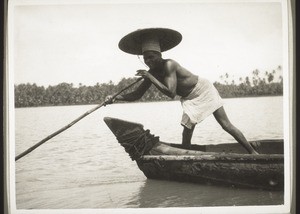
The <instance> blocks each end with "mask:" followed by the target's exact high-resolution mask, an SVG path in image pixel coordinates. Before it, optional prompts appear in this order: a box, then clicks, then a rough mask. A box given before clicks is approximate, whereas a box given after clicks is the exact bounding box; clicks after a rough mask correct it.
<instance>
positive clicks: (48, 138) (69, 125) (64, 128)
mask: <svg viewBox="0 0 300 214" xmlns="http://www.w3.org/2000/svg"><path fill="white" fill-rule="evenodd" d="M142 79H143V78H142V77H140V78H138V79H137V80H136V81H134V82H133V83H131V84H129V85H128V86H126V87H125V88H123V89H122V90H120V91H119V92H117V93H115V94H114V95H113V96H112V97H111V98H110V99H109V100H108V101H107V102H105V101H104V102H102V103H101V104H99V105H98V106H96V107H94V108H92V109H91V110H89V111H87V112H85V113H84V114H82V115H81V116H80V117H78V118H76V119H75V120H73V121H72V122H71V123H69V124H68V125H66V126H64V127H62V128H61V129H59V130H57V131H56V132H54V133H53V134H51V135H49V136H48V137H46V138H44V139H43V140H41V141H40V142H38V143H36V144H35V145H33V146H31V147H30V148H28V149H27V150H25V151H24V152H22V153H21V154H19V155H17V156H16V157H15V161H17V160H19V159H20V158H22V157H24V156H25V155H27V154H29V153H30V152H32V151H33V150H35V149H36V148H37V147H39V146H40V145H42V144H43V143H45V142H46V141H48V140H50V139H51V138H53V137H55V136H56V135H58V134H59V133H61V132H63V131H65V130H66V129H68V128H70V127H71V126H73V125H74V124H75V123H77V122H78V121H79V120H81V119H82V118H84V117H86V116H87V115H89V114H91V113H92V112H94V111H96V110H97V109H98V108H100V107H102V106H105V105H106V104H107V103H109V102H110V101H112V100H113V99H115V98H116V96H118V95H119V94H121V93H122V92H123V91H125V90H127V89H128V88H130V87H131V86H133V85H134V84H136V83H138V82H139V81H140V80H142Z"/></svg>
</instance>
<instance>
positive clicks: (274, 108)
mask: <svg viewBox="0 0 300 214" xmlns="http://www.w3.org/2000/svg"><path fill="white" fill-rule="evenodd" d="M93 107H94V105H85V106H61V107H37V108H18V109H16V110H15V142H16V146H15V150H16V154H19V153H21V152H22V151H24V150H26V149H27V148H29V147H30V146H32V145H34V144H35V143H37V142H38V141H40V140H41V139H43V138H45V137H46V136H48V135H50V134H51V133H53V132H55V131H56V130H58V129H60V128H61V127H63V126H65V125H67V124H68V123H70V122H71V121H72V120H74V119H75V118H77V117H79V116H80V115H81V114H83V113H84V112H86V111H88V110H90V109H91V108H93ZM224 107H225V110H226V112H227V115H228V117H229V119H230V120H231V122H232V123H233V124H234V125H235V126H237V127H238V128H239V129H240V130H241V131H242V132H243V133H244V135H245V136H246V138H247V139H248V140H257V139H279V138H283V97H259V98H235V99H225V106H224ZM181 114H182V109H181V105H180V102H179V101H170V102H153V103H124V104H121V103H120V104H117V103H116V104H113V105H109V106H106V107H101V108H100V109H98V110H97V111H96V112H94V113H92V114H91V115H89V116H87V117H86V118H84V119H83V120H81V121H80V122H78V123H77V124H75V125H74V126H72V127H71V128H70V129H68V130H66V131H64V132H63V133H61V134H59V135H58V136H56V137H54V138H53V139H51V140H49V141H48V142H46V143H45V144H43V145H42V146H40V147H39V148H37V149H36V150H35V151H33V152H32V153H30V154H28V155H27V156H25V157H23V158H22V159H20V160H18V161H17V162H16V173H15V180H16V204H17V209H89V208H97V209H99V208H156V207H161V208H164V207H209V206H245V205H279V204H283V203H284V194H283V192H281V191H279V192H278V191H274V192H270V191H264V190H250V189H238V188H232V187H220V186H208V185H201V184H191V183H179V182H170V181H157V180H148V179H146V177H145V176H144V174H143V173H142V172H141V171H140V170H139V169H138V167H137V165H136V163H135V162H133V161H131V159H130V158H129V156H128V155H127V153H126V152H125V151H124V149H123V147H121V146H120V145H119V144H118V142H117V140H116V139H115V137H114V135H113V134H112V133H111V131H110V130H109V129H108V127H107V126H106V124H105V123H104V121H103V118H104V117H106V116H110V117H116V118H120V119H125V120H128V121H133V122H138V123H142V124H143V125H144V128H145V129H149V130H150V132H151V133H152V134H155V135H157V136H160V140H161V141H165V142H172V143H181V132H182V127H181V125H180V120H181ZM222 142H224V143H228V142H234V139H233V138H232V137H231V136H230V135H229V134H227V133H226V132H225V131H223V130H222V128H221V127H220V125H219V124H218V123H217V122H216V121H215V119H214V117H213V116H209V117H208V118H207V119H205V120H204V121H203V122H202V123H200V124H198V125H197V126H196V128H195V131H194V136H193V139H192V143H195V144H214V143H222Z"/></svg>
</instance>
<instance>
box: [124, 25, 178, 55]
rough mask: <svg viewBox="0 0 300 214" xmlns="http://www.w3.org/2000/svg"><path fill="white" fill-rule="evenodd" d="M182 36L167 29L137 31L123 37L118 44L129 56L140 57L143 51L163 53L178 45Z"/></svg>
mask: <svg viewBox="0 0 300 214" xmlns="http://www.w3.org/2000/svg"><path fill="white" fill-rule="evenodd" d="M181 40H182V35H181V34H180V33H179V32H177V31H175V30H172V29H168V28H145V29H139V30H136V31H134V32H132V33H129V34H128V35H126V36H124V37H123V38H122V39H121V40H120V42H119V48H120V49H121V50H122V51H124V52H126V53H129V54H134V55H142V54H143V52H144V51H147V50H154V51H158V52H163V51H167V50H170V49H171V48H173V47H175V46H176V45H178V44H179V43H180V42H181Z"/></svg>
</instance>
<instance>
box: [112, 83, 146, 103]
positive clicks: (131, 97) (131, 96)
mask: <svg viewBox="0 0 300 214" xmlns="http://www.w3.org/2000/svg"><path fill="white" fill-rule="evenodd" d="M150 86H151V82H150V81H149V80H147V79H145V80H144V81H143V82H142V83H141V84H140V85H139V86H138V87H137V89H136V90H135V91H133V92H131V93H128V94H124V95H118V96H117V97H116V98H115V100H119V101H135V100H138V99H140V98H141V97H142V96H143V95H144V94H145V92H146V91H147V90H148V89H149V87H150Z"/></svg>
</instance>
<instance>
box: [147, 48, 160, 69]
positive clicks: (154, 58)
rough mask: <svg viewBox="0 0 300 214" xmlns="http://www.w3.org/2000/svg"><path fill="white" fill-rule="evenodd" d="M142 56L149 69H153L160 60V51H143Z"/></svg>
mask: <svg viewBox="0 0 300 214" xmlns="http://www.w3.org/2000/svg"><path fill="white" fill-rule="evenodd" d="M143 58H144V62H145V64H146V65H147V66H148V67H149V68H150V69H154V68H156V67H158V66H159V65H160V64H161V62H162V58H161V53H160V52H158V51H152V50H147V51H144V52H143Z"/></svg>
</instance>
